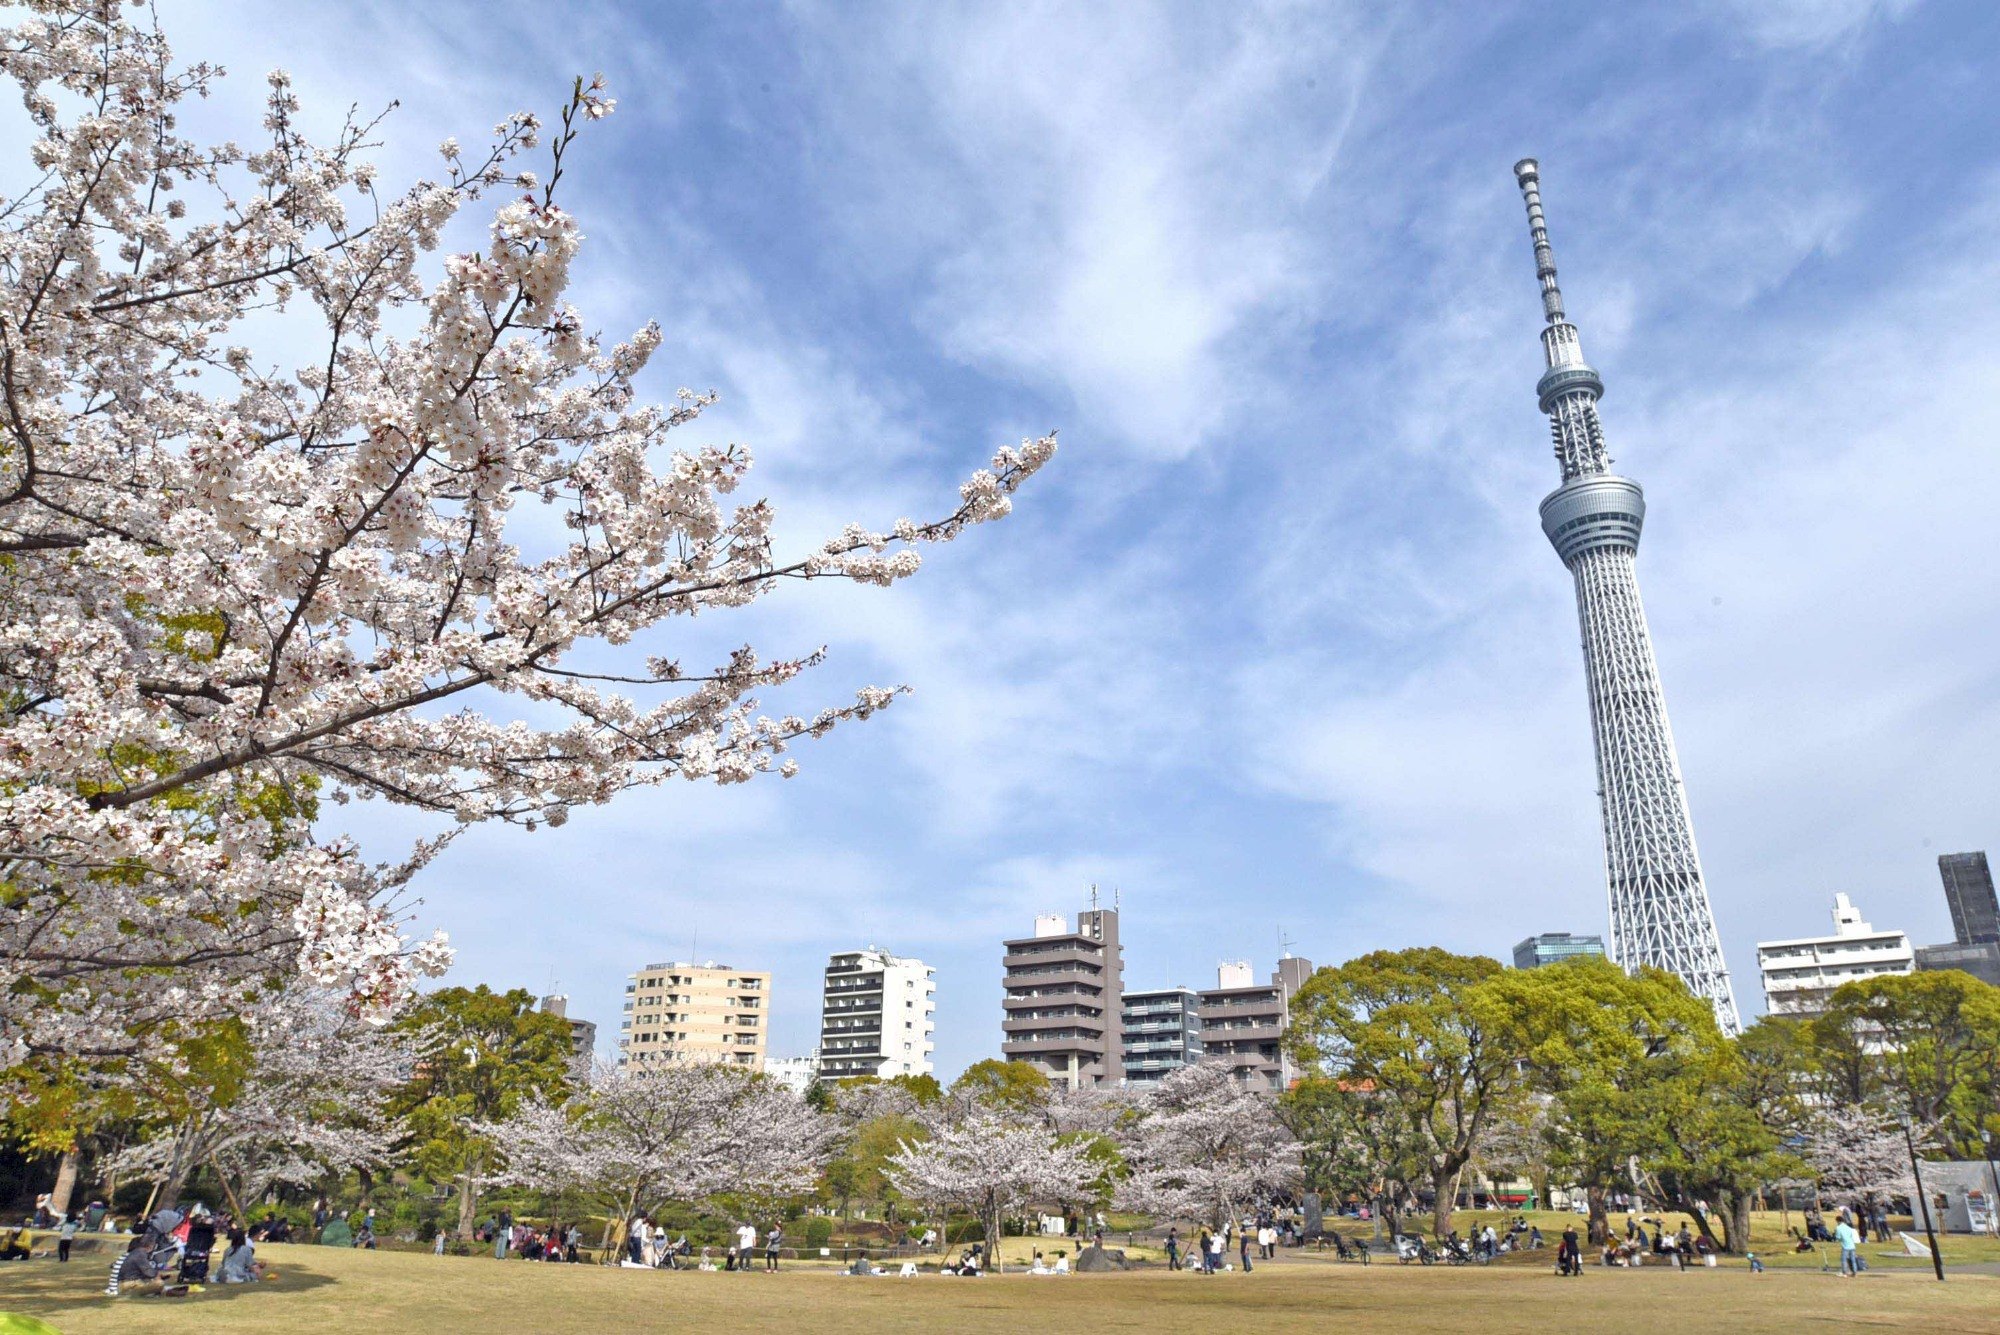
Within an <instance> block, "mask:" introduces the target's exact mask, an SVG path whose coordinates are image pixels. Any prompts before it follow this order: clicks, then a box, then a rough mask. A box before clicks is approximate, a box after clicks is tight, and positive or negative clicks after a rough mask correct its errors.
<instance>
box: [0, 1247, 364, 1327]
mask: <svg viewBox="0 0 2000 1335" xmlns="http://www.w3.org/2000/svg"><path fill="white" fill-rule="evenodd" d="M273 1269H275V1270H276V1271H277V1272H278V1277H277V1278H276V1279H271V1280H265V1281H263V1282H261V1283H257V1284H217V1283H209V1284H204V1285H202V1286H201V1292H199V1293H193V1292H189V1293H185V1294H182V1295H180V1296H179V1297H164V1296H160V1295H151V1294H139V1293H134V1294H128V1295H125V1296H121V1297H117V1298H113V1297H110V1296H109V1295H107V1294H106V1293H105V1292H104V1286H105V1284H106V1283H107V1282H108V1280H109V1279H110V1273H111V1265H110V1262H109V1261H106V1262H104V1263H103V1264H101V1265H100V1264H96V1263H95V1261H94V1260H93V1261H90V1262H83V1263H81V1264H80V1263H79V1262H78V1261H70V1262H69V1263H68V1264H63V1263H62V1262H59V1261H43V1260H35V1261H20V1262H16V1263H14V1264H11V1265H9V1266H7V1268H6V1270H5V1271H4V1273H5V1275H6V1291H5V1294H4V1296H0V1317H5V1316H6V1315H7V1314H8V1313H12V1312H22V1313H26V1314H28V1315H30V1316H38V1317H42V1318H45V1319H48V1320H52V1321H55V1322H56V1324H57V1325H58V1326H60V1325H61V1322H60V1321H59V1320H57V1318H60V1317H61V1316H63V1315H64V1314H65V1313H70V1312H78V1311H85V1310H88V1311H104V1310H109V1309H110V1308H111V1307H112V1306H113V1305H127V1304H141V1305H143V1306H145V1307H146V1308H148V1309H149V1310H150V1309H151V1308H154V1307H161V1306H172V1307H189V1306H200V1307H211V1306H213V1305H214V1304H216V1303H228V1304H237V1303H247V1304H249V1305H251V1306H255V1305H256V1304H257V1303H258V1302H259V1301H261V1300H266V1299H278V1298H282V1297H283V1296H284V1295H285V1294H288V1293H309V1292H311V1291H312V1290H314V1289H322V1288H325V1287H327V1286H328V1285H330V1284H334V1283H336V1282H337V1281H336V1280H334V1278H333V1277H332V1276H330V1275H322V1274H319V1273H317V1272H315V1271H313V1270H310V1269H308V1268H306V1267H304V1266H302V1265H299V1264H298V1263H297V1262H296V1261H294V1260H292V1258H290V1257H287V1258H286V1260H285V1262H283V1263H281V1264H278V1265H276V1266H274V1267H273ZM233 1310H234V1311H235V1313H236V1314H237V1315H242V1314H243V1313H242V1309H241V1308H235V1309H233ZM0 1329H4V1327H0Z"/></svg>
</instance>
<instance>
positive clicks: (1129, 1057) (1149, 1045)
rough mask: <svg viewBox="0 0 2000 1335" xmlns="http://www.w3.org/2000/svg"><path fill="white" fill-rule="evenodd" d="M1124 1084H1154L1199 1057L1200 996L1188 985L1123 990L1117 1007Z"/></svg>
mask: <svg viewBox="0 0 2000 1335" xmlns="http://www.w3.org/2000/svg"><path fill="white" fill-rule="evenodd" d="M1121 1019H1122V1021H1123V1029H1124V1062H1123V1064H1124V1072H1125V1083H1126V1084H1128V1085H1140V1086H1144V1085H1155V1084H1158V1083H1159V1082H1160V1081H1161V1080H1162V1079H1164V1078H1166V1077H1167V1076H1169V1075H1172V1074H1173V1073H1174V1072H1175V1071H1178V1070H1180V1069H1181V1067H1183V1066H1192V1065H1194V1064H1195V1063H1196V1062H1198V1061H1200V1060H1201V1056H1202V1047H1201V998H1200V995H1199V994H1198V993H1196V992H1195V990H1194V989H1193V988H1191V987H1163V988H1159V989H1157V990H1155V991H1151V992H1127V993H1126V994H1125V996H1124V999H1123V1006H1122V1007H1121Z"/></svg>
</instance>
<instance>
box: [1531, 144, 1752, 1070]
mask: <svg viewBox="0 0 2000 1335" xmlns="http://www.w3.org/2000/svg"><path fill="white" fill-rule="evenodd" d="M1514 175H1515V178H1516V179H1517V180H1518V181H1519V182H1520V186H1521V194H1522V197H1523V198H1524V199H1525V200H1526V202H1527V206H1528V231H1529V235H1530V236H1531V238H1532V239H1533V241H1534V244H1535V274H1536V276H1537V277H1538V278H1539V279H1540V280H1541V284H1542V315H1543V317H1544V320H1545V326H1544V328H1543V329H1542V354H1543V360H1544V362H1545V364H1546V365H1547V367H1548V369H1547V370H1546V371H1545V372H1544V373H1543V375H1542V378H1541V380H1540V382H1539V383H1537V384H1536V386H1535V392H1536V395H1537V396H1538V397H1539V399H1540V401H1541V408H1542V411H1543V412H1544V413H1546V414H1548V418H1549V429H1550V433H1551V435H1552V437H1553V440H1554V443H1555V452H1556V461H1557V462H1558V463H1559V464H1560V465H1561V466H1562V485H1561V486H1559V487H1557V488H1556V489H1555V490H1554V491H1552V492H1550V493H1549V494H1548V497H1547V498H1546V499H1545V500H1543V501H1542V532H1543V533H1545V534H1547V535H1548V539H1549V541H1550V542H1551V543H1552V544H1554V546H1555V549H1556V555H1557V556H1559V557H1560V558H1561V559H1562V563H1563V564H1564V565H1565V566H1568V567H1569V570H1570V574H1571V575H1572V576H1573V577H1574V578H1575V581H1576V609H1577V614H1578V617H1579V619H1580V620H1581V623H1582V627H1583V668H1584V676H1585V678H1586V680H1587V681H1588V684H1589V687H1590V725H1591V733H1592V736H1593V738H1594V739H1595V741H1596V743H1597V791H1598V794H1599V797H1600V799H1601V802H1602V805H1603V815H1604V873H1605V880H1606V882H1607V886H1606V888H1607V890H1608V891H1609V894H1610V899H1611V958H1612V959H1613V960H1614V961H1616V962H1617V963H1619V964H1621V965H1623V966H1624V967H1625V968H1627V969H1634V968H1637V967H1638V966H1640V965H1642V964H1650V965H1653V966H1654V967H1655V968H1660V969H1665V970H1666V971H1667V972H1669V973H1674V974H1679V975H1680V977H1681V978H1682V979H1683V980H1685V981H1686V983H1687V985H1688V988H1689V990H1691V991H1692V992H1693V993H1694V994H1695V995H1696V996H1698V997H1706V998H1707V999H1708V1000H1709V1002H1710V1004H1712V1005H1713V1006H1714V1007H1715V1018H1716V1020H1717V1022H1719V1023H1720V1024H1721V1025H1722V1028H1723V1030H1724V1032H1726V1033H1731V1034H1733V1033H1735V1032H1736V1031H1737V1019H1736V997H1735V994H1734V993H1733V992H1731V990H1730V987H1729V969H1728V966H1727V965H1725V964H1724V963H1723V959H1722V942H1721V940H1720V939H1719V938H1718V937H1717V936H1716V932H1715V915H1714V913H1713V912H1712V911H1711V910H1710V908H1709V903H1708V885H1707V883H1706V882H1705V881H1704V880H1703V879H1702V874H1701V857H1700V855H1699V854H1697V853H1696V851H1695V846H1694V822H1693V820H1692V819H1691V818H1690V817H1689V815H1688V804H1687V794H1686V792H1685V791H1684V789H1683V787H1682V785H1681V763H1680V758H1679V756H1677V755H1676V754H1675V752H1674V734H1673V730H1672V729H1670V728H1669V727H1668V726H1667V698H1666V693H1665V692H1664V691H1662V690H1661V688H1660V669H1659V666H1658V664H1656V663H1655V662H1654V661H1653V641H1652V636H1651V633H1650V632H1649V631H1648V630H1647V629H1646V610H1645V608H1644V606H1642V605H1641V603H1640V602H1639V576H1638V571H1637V569H1636V567H1635V566H1634V564H1633V558H1634V557H1635V556H1636V555H1637V554H1638V551H1639V531H1640V529H1641V528H1642V527H1643V526H1644V524H1645V519H1646V498H1645V495H1644V494H1643V493H1642V492H1641V491H1640V490H1639V484H1638V483H1636V482H1634V481H1632V480H1631V479H1630V478H1626V477H1620V476H1619V475H1618V474H1616V473H1614V472H1612V471H1611V456H1610V454H1609V453H1608V452H1607V450H1606V447H1605V443H1604V426H1603V423H1602V422H1601V421H1600V420H1599V418H1598V414H1597V400H1598V396H1600V395H1601V394H1603V393H1604V382H1603V380H1601V379H1600V378H1599V377H1598V374H1597V372H1596V371H1595V370H1594V369H1592V367H1591V365H1590V363H1588V362H1586V361H1585V360H1584V359H1583V344H1582V341H1581V339H1580V338H1579V336H1578V334H1577V331H1576V326H1575V325H1574V324H1572V323H1570V319H1569V316H1568V315H1567V314H1565V313H1564V311H1563V295H1562V289H1561V288H1559V287H1557V286H1556V261H1555V253H1554V252H1553V251H1552V250H1551V249H1550V248H1549V232H1548V227H1547V224H1546V223H1545V222H1544V221H1543V218H1542V193H1541V170H1540V168H1538V167H1537V166H1536V165H1535V160H1534V159H1533V158H1524V159H1523V160H1522V161H1520V162H1518V163H1516V164H1514Z"/></svg>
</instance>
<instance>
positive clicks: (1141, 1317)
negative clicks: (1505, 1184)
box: [0, 1246, 2000, 1335]
mask: <svg viewBox="0 0 2000 1335" xmlns="http://www.w3.org/2000/svg"><path fill="white" fill-rule="evenodd" d="M260 1254H263V1255H265V1256H266V1257H267V1258H268V1259H269V1260H270V1261H271V1262H272V1263H273V1264H274V1265H276V1266H277V1267H278V1268H279V1269H280V1271H281V1272H282V1277H281V1278H280V1279H279V1280H278V1281H276V1282H275V1283H271V1284H267V1285H258V1286H254V1287H247V1288H229V1289H223V1288H210V1289H208V1290H207V1291H206V1292H204V1293H202V1294H199V1295H193V1296H190V1297H186V1298H177V1299H166V1298H122V1299H115V1300H114V1299H108V1298H105V1297H103V1296H102V1294H101V1291H102V1289H103V1286H104V1274H105V1270H106V1265H107V1264H108V1262H105V1263H100V1262H99V1261H98V1260H97V1259H96V1258H92V1259H91V1260H89V1261H81V1260H80V1261H76V1262H72V1263H71V1264H69V1265H67V1266H59V1265H57V1264H55V1263H54V1262H50V1261H32V1262H22V1263H16V1264H13V1265H9V1266H7V1267H5V1268H4V1270H0V1309H6V1310H12V1311H17V1312H25V1313H30V1314H33V1315H35V1316H39V1317H41V1318H43V1319H44V1320H47V1321H49V1322H51V1323H52V1324H54V1325H55V1326H56V1328H57V1329H58V1330H60V1331H62V1332H64V1335H90V1332H94V1331H118V1332H127V1331H131V1332H149V1331H220V1332H258V1331H287V1332H292V1331H303V1330H360V1331H367V1332H370V1335H396V1333H397V1332H405V1331H409V1332H426V1333H428V1332H439V1331H467V1330H480V1329H487V1330H505V1331H533V1332H540V1331H549V1332H567V1331H593V1332H594V1331H610V1332H616V1333H617V1335H625V1333H626V1332H634V1331H655V1330H689V1329H699V1330H703V1331H710V1332H729V1331H740V1330H758V1331H811V1332H814V1335H850V1333H852V1335H885V1333H886V1332H894V1331H918V1330H921V1331H941V1330H949V1331H1005V1332H1009V1335H1018V1332H1020V1331H1023V1330H1112V1331H1123V1330H1133V1331H1151V1332H1174V1331H1199V1332H1202V1333H1203V1335H1213V1332H1215V1331H1217V1330H1231V1329H1248V1328H1253V1327H1252V1324H1251V1323H1254V1328H1256V1329H1266V1330H1298V1329H1327V1328H1331V1327H1334V1326H1341V1327H1345V1328H1348V1329H1387V1328H1391V1327H1394V1328H1399V1329H1402V1330H1425V1331H1430V1330H1444V1331H1451V1330H1464V1331H1479V1332H1482V1335H1491V1332H1494V1331H1507V1330H1523V1329H1529V1328H1543V1327H1545V1326H1548V1325H1549V1324H1550V1323H1551V1322H1558V1321H1559V1322H1560V1324H1561V1325H1562V1326H1563V1327H1565V1328H1571V1329H1631V1328H1634V1327H1635V1326H1637V1327H1639V1328H1644V1329H1676V1328H1682V1329H1685V1328H1697V1329H1701V1328H1710V1327H1713V1326H1714V1325H1715V1324H1716V1323H1718V1322H1720V1323H1722V1324H1723V1325H1724V1327H1725V1328H1726V1329H1728V1330H1729V1331H1731V1332H1732V1335H1733V1333H1734V1332H1747V1331H1763V1330H1772V1331H1777V1330H1783V1331H1787V1332H1797V1331H1800V1330H1807V1329H1826V1328H1853V1327H1859V1326H1885V1325H1893V1326H1896V1327H1899V1328H1903V1329H1921V1330H1926V1331H1996V1332H2000V1277H1992V1276H1986V1275H1960V1276H1954V1277H1953V1278H1952V1280H1951V1282H1949V1283H1946V1284H1942V1285H1940V1284H1937V1283H1935V1282H1934V1281H1932V1280H1931V1279H1930V1278H1929V1277H1928V1276H1927V1275H1925V1274H1919V1273H1916V1272H1897V1273H1894V1274H1888V1273H1881V1272H1876V1273H1873V1274H1870V1275H1866V1276H1863V1277H1862V1278H1860V1279H1858V1280H1841V1279H1839V1278H1837V1277H1833V1276H1827V1275H1821V1274H1819V1273H1816V1272H1801V1271H1790V1272H1775V1273H1770V1274H1764V1275H1752V1274H1751V1273H1749V1271H1748V1270H1747V1269H1746V1268H1745V1267H1744V1266H1743V1265H1742V1263H1741V1262H1737V1261H1733V1260H1732V1261H1729V1262H1725V1264H1724V1265H1723V1267H1721V1268H1719V1269H1715V1270H1706V1269H1700V1270H1694V1271H1691V1272H1689V1273H1686V1274H1681V1273H1677V1272H1674V1271H1672V1270H1668V1269H1665V1268H1653V1267H1648V1268H1647V1269H1644V1270H1638V1271H1622V1270H1612V1271H1606V1270H1601V1269H1596V1268H1592V1269H1590V1270H1589V1271H1587V1273H1586V1274H1585V1275H1584V1277H1583V1278H1581V1279H1575V1280H1562V1279H1557V1278H1555V1277H1554V1276H1553V1275H1551V1274H1549V1273H1547V1272H1546V1271H1545V1270H1543V1269H1541V1268H1539V1267H1536V1268H1529V1267H1526V1266H1520V1267H1491V1268H1487V1267H1470V1266H1468V1267H1454V1268H1449V1269H1448V1268H1445V1267H1442V1266H1437V1267H1432V1268H1429V1269H1422V1268H1418V1267H1403V1266H1397V1265H1393V1264H1380V1263H1378V1264H1376V1265H1373V1266H1370V1267H1367V1268H1365V1269H1364V1268H1362V1267H1359V1266H1343V1265H1338V1264H1335V1263H1333V1262H1331V1261H1328V1260H1325V1259H1324V1258H1321V1257H1319V1256H1317V1255H1306V1256H1301V1255H1296V1254H1295V1255H1292V1256H1287V1257H1284V1258H1282V1259H1281V1260H1279V1261H1278V1262H1276V1263H1273V1264H1269V1265H1260V1266H1259V1267H1258V1268H1257V1270H1256V1272H1255V1273H1254V1274H1250V1275H1241V1274H1228V1275H1221V1276H1217V1277H1214V1278H1205V1277H1201V1276H1195V1275H1186V1274H1171V1273H1168V1272H1166V1271H1164V1270H1161V1269H1157V1268H1154V1269H1147V1270H1142V1271H1136V1272H1133V1273H1129V1274H1112V1275H1077V1276H1070V1277H1067V1278H1047V1279H1044V1278H1037V1277H1034V1276H1029V1275H1009V1276H1004V1277H998V1278H989V1279H979V1280H959V1279H946V1278H941V1277H939V1276H935V1275H926V1276H923V1277H922V1278H919V1279H916V1280H907V1281H906V1280H897V1279H850V1278H843V1277H840V1276H837V1275H835V1274H833V1273H831V1272H830V1271H827V1270H818V1269H804V1268H794V1269H791V1270H788V1271H786V1272H784V1273H781V1274H779V1275H777V1276H770V1275H764V1274H750V1275H737V1274H727V1273H717V1274H692V1273H665V1272H651V1271H639V1270H619V1269H606V1268H600V1267H595V1266H558V1265H535V1264H531V1263H528V1262H522V1261H504V1262H502V1261H494V1260H492V1259H491V1258H490V1257H468V1258H456V1257H433V1256H429V1255H425V1254H420V1253H408V1252H354V1251H346V1250H338V1249H333V1248H321V1247H306V1246H295V1247H275V1246H273V1247H265V1248H261V1249H260ZM5 1329H6V1327H5V1323H4V1322H0V1331H4V1330H5Z"/></svg>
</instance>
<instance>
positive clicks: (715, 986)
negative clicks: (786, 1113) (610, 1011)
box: [618, 960, 771, 1071]
mask: <svg viewBox="0 0 2000 1335" xmlns="http://www.w3.org/2000/svg"><path fill="white" fill-rule="evenodd" d="M624 1011H625V1013H624V1015H623V1017H622V1018H621V1019H620V1020H619V1022H618V1064H619V1065H620V1066H624V1065H626V1064H627V1063H633V1062H664V1061H680V1062H728V1063H730V1064H731V1065H734V1066H747V1067H749V1068H750V1069H751V1070H753V1071H761V1070H763V1069H764V1049H765V1042H766V1039H765V1035H766V1034H768V1033H769V1032H770V1028H771V975H770V974H768V973H752V972H747V971H745V970H742V969H732V968H730V967H729V966H727V965H724V964H717V963H715V962H714V961H713V960H710V961H709V962H707V963H705V964H648V965H647V966H646V967H645V968H643V969H641V970H639V972H637V973H635V974H633V975H632V976H631V981H630V982H628V983H626V984H625V1006H624Z"/></svg>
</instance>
